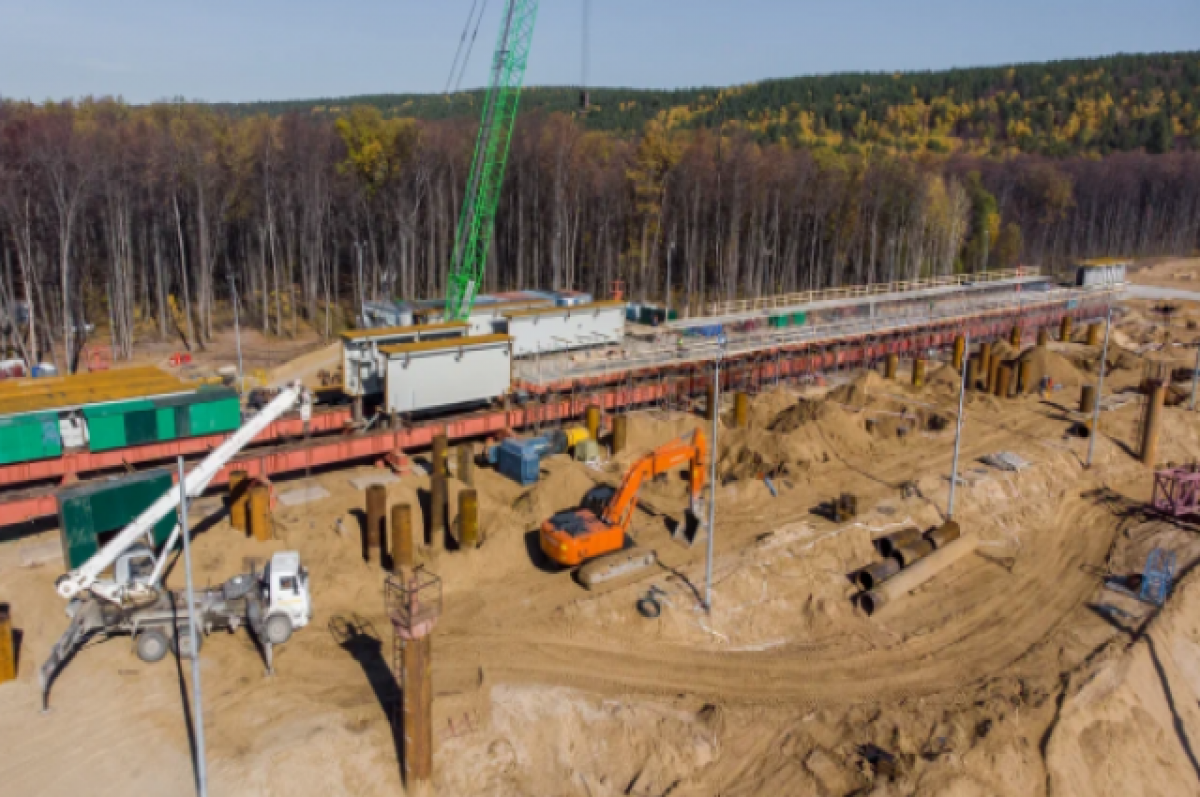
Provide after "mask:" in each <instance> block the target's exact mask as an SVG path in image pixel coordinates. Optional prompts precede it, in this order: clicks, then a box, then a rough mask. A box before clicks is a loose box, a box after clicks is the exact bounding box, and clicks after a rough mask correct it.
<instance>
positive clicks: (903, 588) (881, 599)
mask: <svg viewBox="0 0 1200 797" xmlns="http://www.w3.org/2000/svg"><path fill="white" fill-rule="evenodd" d="M978 547H979V538H978V537H977V536H976V535H974V534H967V535H964V536H962V537H959V538H958V539H957V540H955V541H954V542H952V543H950V544H948V545H947V546H946V547H945V548H942V549H940V550H938V551H934V552H933V553H931V554H930V555H929V556H926V557H925V558H924V559H922V560H921V561H919V562H917V563H916V564H915V565H913V566H912V567H909V568H906V569H904V570H901V571H900V572H899V573H897V574H896V575H894V576H892V577H891V578H889V579H888V580H887V581H884V582H883V583H882V584H879V585H878V586H876V587H875V588H874V589H871V590H869V591H867V592H864V593H863V594H862V596H861V597H860V598H859V601H858V605H859V606H860V607H862V610H863V611H864V612H866V613H867V614H868V615H873V614H875V613H876V612H877V611H879V610H880V609H882V608H883V607H884V606H886V605H888V604H890V603H895V602H896V601H898V600H899V599H900V598H903V597H904V596H905V595H907V594H908V593H910V592H912V591H913V590H915V589H917V588H918V587H920V586H921V585H923V584H924V583H925V582H927V581H929V580H930V579H931V578H933V577H934V576H936V575H937V574H938V573H941V572H942V571H943V570H945V569H946V568H948V567H950V566H951V565H953V564H954V563H955V562H957V561H959V560H960V559H962V558H964V557H966V556H968V555H969V554H972V553H974V552H975V549H976V548H978Z"/></svg>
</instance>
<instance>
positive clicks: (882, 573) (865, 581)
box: [855, 559, 900, 590]
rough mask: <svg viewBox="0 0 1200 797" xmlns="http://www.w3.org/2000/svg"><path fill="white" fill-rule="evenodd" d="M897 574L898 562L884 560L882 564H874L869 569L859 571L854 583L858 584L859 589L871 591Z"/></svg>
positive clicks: (898, 569)
mask: <svg viewBox="0 0 1200 797" xmlns="http://www.w3.org/2000/svg"><path fill="white" fill-rule="evenodd" d="M899 572H900V563H899V562H897V561H896V560H895V559H884V560H883V561H882V562H876V563H875V564H873V565H871V566H870V567H864V568H863V569H862V570H859V571H858V575H857V576H855V581H857V582H858V586H859V587H860V588H862V589H864V590H872V589H875V587H876V586H878V585H879V584H882V583H883V582H885V581H887V580H888V579H889V578H891V577H892V576H894V575H896V574H897V573H899Z"/></svg>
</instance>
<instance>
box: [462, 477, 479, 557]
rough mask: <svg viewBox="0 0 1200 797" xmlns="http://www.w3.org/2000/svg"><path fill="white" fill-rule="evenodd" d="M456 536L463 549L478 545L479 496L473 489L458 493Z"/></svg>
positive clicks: (471, 548)
mask: <svg viewBox="0 0 1200 797" xmlns="http://www.w3.org/2000/svg"><path fill="white" fill-rule="evenodd" d="M458 538H459V545H460V546H461V547H462V549H463V550H466V551H470V550H473V549H475V548H478V547H479V496H478V494H477V493H476V492H475V491H474V490H463V491H462V492H460V493H459V494H458Z"/></svg>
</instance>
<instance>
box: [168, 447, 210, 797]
mask: <svg viewBox="0 0 1200 797" xmlns="http://www.w3.org/2000/svg"><path fill="white" fill-rule="evenodd" d="M179 531H180V536H182V537H183V569H184V572H185V573H186V574H187V614H188V644H189V645H190V646H191V654H192V655H191V659H192V724H193V726H194V733H195V736H196V792H197V794H199V795H200V797H208V772H207V770H206V768H205V765H204V694H203V692H201V690H200V638H199V636H200V631H199V629H198V628H197V625H196V593H195V591H194V590H193V589H192V544H191V541H190V537H191V536H192V535H191V530H190V529H189V528H188V494H187V485H186V484H185V483H184V473H183V457H182V456H181V457H179ZM163 555H164V556H166V551H163ZM175 635H176V640H178V637H179V630H178V629H176V631H175ZM176 647H182V646H180V645H178V644H177V645H176Z"/></svg>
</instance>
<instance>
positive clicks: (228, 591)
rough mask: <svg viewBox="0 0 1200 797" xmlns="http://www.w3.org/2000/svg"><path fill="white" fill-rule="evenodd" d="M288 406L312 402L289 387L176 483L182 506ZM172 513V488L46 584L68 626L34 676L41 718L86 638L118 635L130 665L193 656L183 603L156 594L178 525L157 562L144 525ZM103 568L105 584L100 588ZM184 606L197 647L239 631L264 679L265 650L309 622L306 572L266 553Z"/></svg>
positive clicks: (292, 560)
mask: <svg viewBox="0 0 1200 797" xmlns="http://www.w3.org/2000/svg"><path fill="white" fill-rule="evenodd" d="M297 401H300V402H301V403H302V404H309V405H311V401H312V398H311V396H310V395H309V393H308V392H307V391H306V390H305V389H304V388H303V387H302V386H300V385H299V384H296V385H293V386H290V387H287V388H284V389H283V390H282V391H280V393H279V395H277V396H276V397H275V398H274V399H273V400H272V401H271V402H270V403H269V404H267V405H266V406H265V407H263V408H262V410H260V411H259V412H258V413H257V414H256V415H255V416H254V417H253V418H251V419H250V420H249V421H247V422H246V423H245V424H244V425H243V426H242V427H241V428H240V429H238V431H237V432H235V433H234V434H233V435H232V436H231V437H230V438H229V439H228V440H226V441H225V442H224V443H222V444H221V445H220V446H218V447H217V448H215V449H214V450H213V451H212V453H210V454H209V455H208V456H207V457H205V458H204V459H203V460H202V461H201V462H200V463H199V464H198V465H197V466H196V467H195V468H193V469H192V470H191V472H189V473H188V474H187V476H186V477H185V478H184V492H186V494H187V496H188V498H189V499H190V498H192V497H195V496H198V495H200V494H202V493H203V492H204V490H205V489H206V488H207V487H208V484H209V482H211V481H212V479H213V477H214V476H216V475H217V473H218V472H220V470H221V468H223V467H224V466H225V465H226V463H228V462H229V460H231V459H232V458H233V457H234V456H235V455H237V453H238V452H239V451H241V450H242V448H244V447H245V446H246V445H247V444H248V443H249V442H250V441H251V440H253V439H254V438H255V437H256V436H257V435H258V434H259V433H260V432H261V431H263V429H265V428H266V427H267V426H268V425H269V424H271V423H272V422H273V421H275V420H276V419H277V418H279V417H280V416H281V415H283V414H284V413H285V412H287V411H288V410H290V409H291V408H292V407H293V405H295V404H296V402H297ZM180 503H181V496H180V490H179V488H178V487H172V488H171V489H170V490H168V491H167V492H166V493H165V494H164V495H163V496H162V497H161V498H159V499H158V500H157V501H155V502H154V503H153V504H151V505H150V507H149V508H147V509H146V510H145V511H144V512H142V514H141V515H139V516H138V517H137V518H136V519H135V520H134V521H133V522H132V523H130V524H129V525H128V526H126V527H125V528H124V529H123V530H122V531H121V532H120V533H119V534H117V535H116V536H115V537H114V538H113V539H112V540H111V541H110V542H109V543H108V544H107V545H105V546H104V547H103V548H101V549H100V551H98V552H97V553H96V555H95V556H93V557H92V558H91V559H89V560H88V561H86V562H84V563H83V564H82V565H81V566H79V567H78V568H76V569H75V570H72V571H71V572H70V573H66V574H64V575H62V576H60V577H59V579H58V581H57V582H56V583H55V586H56V588H57V590H58V594H59V595H61V596H62V597H63V598H65V599H66V600H67V601H68V604H67V616H68V617H70V618H71V623H70V625H69V626H68V628H67V631H66V633H64V634H63V635H62V638H60V639H59V640H58V642H57V643H56V644H55V646H54V648H53V650H52V651H51V653H50V656H49V658H48V659H47V660H46V663H45V664H43V665H42V668H41V672H40V677H41V684H42V706H43V709H44V708H46V707H48V705H49V696H50V686H51V684H52V683H53V681H54V678H55V676H56V675H57V674H58V671H59V670H60V669H61V667H62V665H63V664H64V663H65V662H66V661H67V660H68V659H69V658H70V657H71V655H72V654H73V653H74V651H75V650H76V648H77V647H78V646H79V645H81V644H82V643H83V642H84V641H86V640H87V639H90V638H92V637H94V636H103V637H109V636H116V635H128V636H130V637H132V639H133V647H134V650H135V651H136V653H137V656H138V658H140V659H141V660H142V661H146V662H155V661H159V660H160V659H162V658H163V657H164V656H166V654H167V651H168V649H170V650H173V651H174V652H175V653H177V654H178V655H180V656H182V657H185V658H187V657H191V656H193V655H195V654H197V653H199V651H198V650H195V651H193V650H192V649H191V642H190V640H191V634H190V633H189V628H188V622H189V620H188V617H189V613H188V606H187V597H186V595H185V594H184V593H182V592H176V591H172V590H168V589H165V588H163V587H162V584H161V582H162V576H163V571H164V570H165V569H166V565H167V561H168V559H169V558H170V556H169V555H170V552H171V550H172V548H173V547H174V546H175V544H176V543H177V542H178V540H179V537H180V534H181V532H182V525H181V524H176V526H175V529H174V530H173V531H172V532H171V536H170V537H169V538H168V539H167V542H166V544H165V545H164V546H163V549H162V551H161V552H160V553H159V554H158V555H157V556H156V555H155V552H154V548H153V537H152V536H151V534H152V529H153V528H154V525H155V524H156V523H158V521H160V520H162V518H164V517H166V516H167V515H168V514H169V513H170V512H174V511H176V510H177V509H178V507H179V505H180ZM110 567H111V568H112V577H111V578H103V577H102V576H103V575H104V573H105V571H107V570H108V569H109V568H110ZM194 597H195V605H194V610H195V612H194V613H195V617H196V622H197V625H198V628H197V629H196V631H197V634H196V640H197V646H198V647H199V644H200V641H201V640H202V639H203V636H202V634H208V633H211V632H212V631H214V630H220V629H224V630H228V631H230V632H233V631H236V630H237V629H238V628H240V627H242V626H246V627H248V628H249V629H250V630H251V631H252V632H253V633H254V635H255V637H256V638H257V639H258V641H259V642H260V644H261V645H262V647H263V652H264V655H265V656H266V660H267V671H268V672H270V671H271V669H272V646H274V645H279V644H283V643H284V642H287V641H288V639H290V638H291V636H292V631H293V630H294V629H297V628H303V627H304V626H306V625H308V622H309V620H311V619H312V600H311V597H310V595H309V589H308V571H307V570H306V569H305V568H304V567H303V566H302V565H301V563H300V554H299V553H297V552H295V551H281V552H279V553H276V554H274V555H273V556H272V557H271V561H270V563H269V564H268V565H267V566H266V568H264V569H263V571H262V572H261V573H259V572H256V571H255V570H254V569H251V570H250V572H247V573H240V574H238V575H236V576H234V577H233V578H231V579H229V580H228V581H226V582H225V583H224V584H221V585H220V586H218V587H209V588H207V589H202V590H196V591H194Z"/></svg>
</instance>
